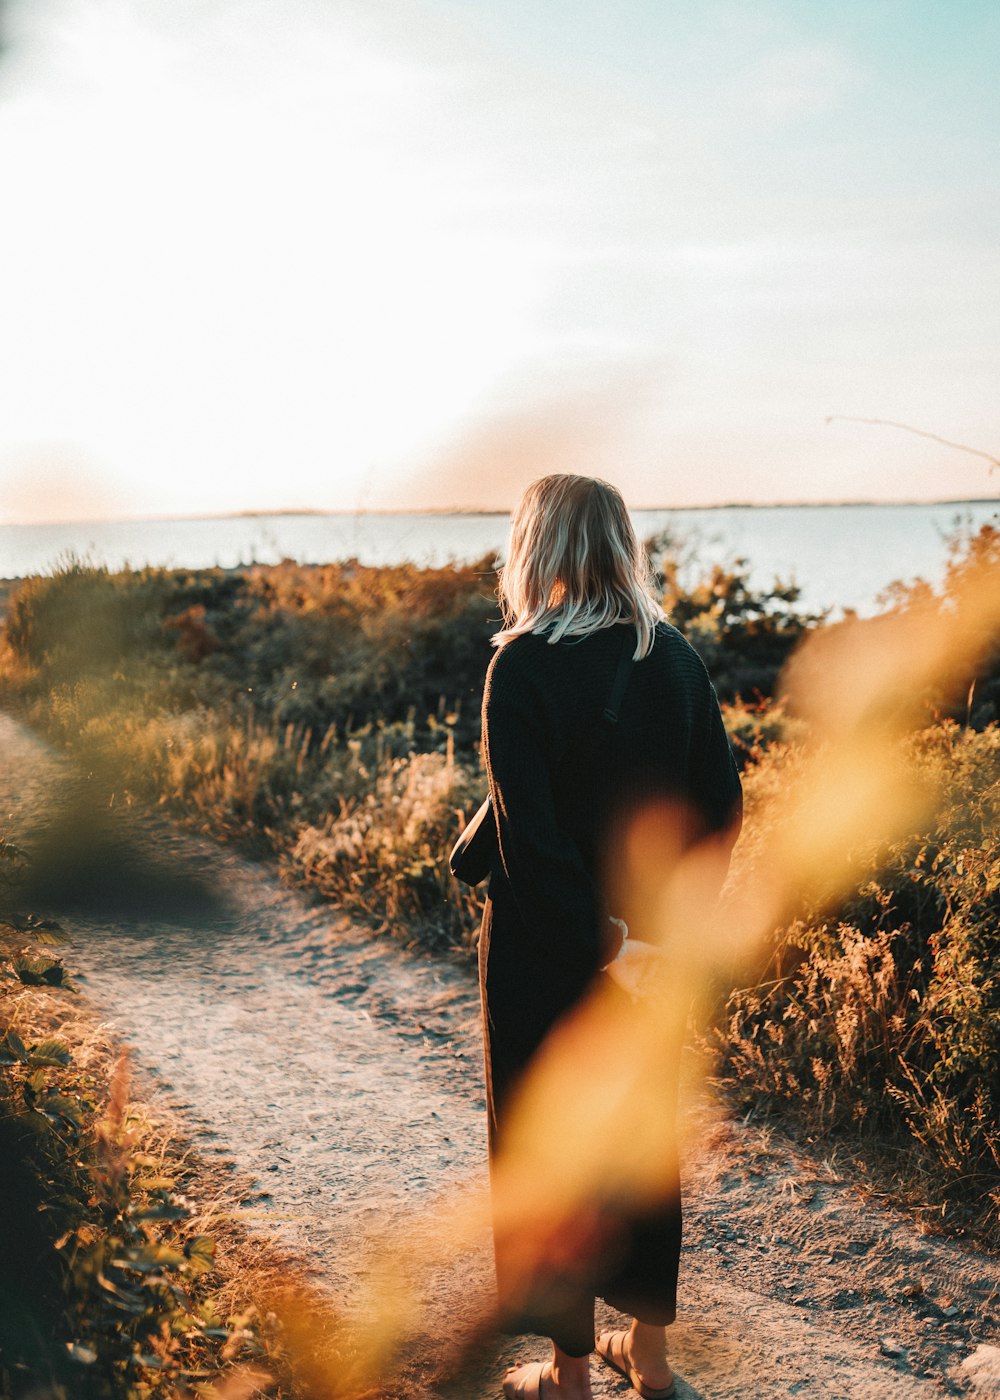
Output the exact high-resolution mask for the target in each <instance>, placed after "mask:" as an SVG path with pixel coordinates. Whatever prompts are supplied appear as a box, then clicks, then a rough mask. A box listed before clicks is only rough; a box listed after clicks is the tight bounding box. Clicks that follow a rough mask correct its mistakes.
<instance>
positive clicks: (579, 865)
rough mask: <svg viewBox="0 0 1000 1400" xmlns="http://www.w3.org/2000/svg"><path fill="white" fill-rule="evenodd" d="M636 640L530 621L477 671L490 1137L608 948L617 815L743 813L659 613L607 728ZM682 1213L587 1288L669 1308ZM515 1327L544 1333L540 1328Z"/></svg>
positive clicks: (688, 662) (671, 632)
mask: <svg viewBox="0 0 1000 1400" xmlns="http://www.w3.org/2000/svg"><path fill="white" fill-rule="evenodd" d="M634 645H635V629H634V627H632V626H631V624H617V625H614V626H611V627H607V628H603V629H601V630H600V631H598V632H595V633H592V634H591V635H590V636H588V637H584V638H581V639H578V640H571V641H561V642H557V643H554V644H553V643H550V642H549V641H548V640H547V639H546V637H545V636H544V635H539V634H533V633H532V634H526V635H523V636H520V637H517V638H515V639H514V640H513V641H511V642H509V643H508V644H507V645H506V646H505V647H503V648H502V649H501V650H499V651H498V652H497V654H496V655H495V656H494V657H493V660H492V662H491V664H490V667H489V670H488V672H487V677H486V688H485V694H484V698H483V749H484V755H485V759H486V767H487V773H488V776H489V783H490V792H491V795H492V799H493V809H494V813H495V817H496V823H497V835H498V851H497V855H496V857H495V859H494V862H493V868H492V872H491V876H490V884H489V894H488V898H487V902H486V910H485V913H484V917H483V927H482V933H481V937H480V953H479V965H480V987H481V991H482V1000H483V1011H484V1033H485V1040H486V1079H487V1099H488V1110H489V1116H490V1142H491V1147H492V1148H494V1149H495V1146H496V1142H497V1137H498V1134H499V1133H500V1132H502V1124H503V1111H504V1105H505V1102H506V1100H507V1098H508V1096H509V1094H510V1092H511V1090H512V1088H513V1087H514V1086H515V1084H516V1083H517V1080H518V1079H519V1077H520V1076H521V1074H522V1073H523V1072H524V1070H525V1068H526V1066H527V1065H528V1064H529V1062H530V1060H531V1058H532V1056H533V1055H534V1053H535V1052H536V1050H537V1049H538V1047H539V1046H540V1044H541V1042H542V1040H543V1039H544V1038H545V1036H546V1035H547V1034H548V1032H549V1031H550V1030H551V1029H552V1027H553V1025H554V1024H555V1022H556V1021H557V1020H558V1019H559V1018H560V1016H562V1015H563V1014H564V1013H565V1012H566V1011H568V1010H569V1009H570V1008H571V1007H572V1006H573V1005H574V1004H575V1003H576V1002H577V1001H578V1000H579V999H580V997H581V996H582V995H583V993H584V992H585V991H586V989H587V988H588V986H589V985H590V983H591V982H592V980H593V978H594V976H595V975H596V973H597V971H598V969H599V968H600V966H601V965H602V964H603V963H604V962H605V961H606V959H607V947H608V941H609V940H608V936H607V935H608V934H610V933H613V930H612V929H611V928H610V926H609V925H608V924H607V913H608V911H607V910H606V909H605V908H604V904H603V899H602V894H601V890H600V888H599V871H600V868H601V858H602V850H603V849H604V848H605V845H606V843H607V842H608V841H609V840H610V839H613V836H614V829H615V825H616V823H618V822H620V821H621V820H622V819H623V818H624V817H625V816H626V815H627V814H628V813H629V812H631V811H633V810H635V809H636V808H638V807H640V806H642V805H643V804H644V803H646V802H648V801H650V800H652V799H658V798H664V797H666V798H673V799H680V800H681V801H683V802H685V803H687V804H689V805H690V808H691V810H692V811H693V812H694V813H695V814H696V815H697V817H698V819H699V821H700V822H701V823H702V824H703V826H704V827H705V828H706V829H709V830H720V829H722V828H724V827H726V826H727V825H728V824H729V823H730V822H731V821H732V819H733V817H734V815H735V814H736V813H737V812H738V810H739V802H740V781H739V776H738V773H737V769H736V764H735V762H734V760H733V756H732V750H731V748H730V745H729V741H728V738H727V736H726V732H725V729H724V726H723V723H722V717H721V715H720V713H719V705H718V701H717V699H716V695H715V691H714V689H713V687H712V684H711V681H710V680H709V677H708V674H707V672H706V670H705V667H704V665H703V663H702V661H701V659H700V657H699V656H698V654H697V653H696V652H695V651H694V649H693V648H692V647H691V646H690V644H689V643H688V642H687V641H686V640H685V639H684V638H683V637H682V636H681V634H680V633H679V632H678V631H677V630H676V629H675V628H674V627H671V626H670V625H669V624H667V623H660V624H658V626H657V628H656V637H655V642H654V645H653V649H652V651H651V652H650V654H649V655H648V656H646V657H644V658H643V659H642V660H641V661H637V662H636V663H635V664H634V666H633V668H632V672H631V675H630V678H629V683H628V688H627V690H626V693H625V697H624V700H623V702H622V705H621V707H620V712H619V721H618V723H617V725H615V726H614V727H609V726H608V725H606V724H604V723H602V722H601V716H602V712H603V710H604V707H605V706H606V705H607V703H608V698H609V695H610V693H611V690H612V686H613V683H614V677H615V672H616V669H617V666H618V663H619V660H620V657H621V655H622V651H623V648H624V647H626V646H630V647H634ZM633 931H634V930H633ZM679 1210H680V1204H679V1197H678V1199H677V1201H676V1203H675V1205H673V1206H671V1207H670V1208H669V1209H668V1211H667V1218H661V1219H660V1220H659V1221H657V1222H654V1223H653V1225H652V1226H651V1228H650V1231H647V1237H646V1238H642V1237H641V1233H640V1236H639V1237H637V1238H636V1239H635V1240H634V1241H633V1247H632V1249H631V1251H630V1255H631V1258H630V1260H627V1261H626V1264H625V1267H624V1269H621V1268H619V1269H618V1270H616V1277H615V1279H614V1280H606V1281H604V1282H603V1283H602V1281H601V1280H598V1281H597V1285H596V1287H595V1290H594V1291H595V1292H597V1293H598V1294H599V1295H600V1296H602V1297H605V1298H606V1299H607V1301H608V1302H610V1303H612V1304H614V1305H616V1306H619V1307H623V1308H625V1309H626V1310H628V1311H634V1306H632V1305H633V1304H634V1302H635V1300H636V1298H637V1297H643V1296H648V1297H649V1298H650V1300H651V1302H652V1313H655V1314H656V1316H657V1317H658V1318H661V1319H662V1320H663V1321H670V1320H671V1319H672V1316H673V1306H674V1297H675V1294H676V1279H677V1258H678V1255H679V1249H680V1228H679V1225H680V1222H679ZM497 1262H498V1272H499V1270H500V1259H499V1257H498V1261H497ZM498 1282H499V1283H500V1288H501V1296H502V1295H503V1279H502V1277H501V1278H499V1279H498ZM647 1311H649V1309H647ZM644 1320H653V1318H652V1317H651V1316H650V1317H647V1318H645V1319H644ZM522 1330H539V1331H544V1330H548V1334H549V1335H554V1332H553V1331H552V1330H551V1328H550V1329H546V1328H545V1327H544V1326H539V1327H537V1328H532V1327H530V1326H525V1327H524V1328H523V1329H522ZM557 1340H558V1338H557Z"/></svg>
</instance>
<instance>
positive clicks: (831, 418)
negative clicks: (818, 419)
mask: <svg viewBox="0 0 1000 1400" xmlns="http://www.w3.org/2000/svg"><path fill="white" fill-rule="evenodd" d="M825 421H826V422H827V423H870V424H873V425H874V426H875V427H878V428H902V430H903V432H904V433H915V434H916V436H917V437H922V438H930V440H931V442H940V443H941V444H942V445H943V446H944V447H954V448H956V449H957V450H958V451H959V452H968V453H969V455H970V456H972V457H982V459H983V461H985V462H989V464H990V471H992V470H993V468H994V467H1000V457H994V456H993V455H992V454H991V453H989V452H980V450H979V448H978V447H966V445H965V443H964V442H952V441H951V439H950V438H945V437H939V436H938V434H937V433H929V432H927V431H926V430H925V429H924V428H914V427H913V426H912V425H911V424H910V423H896V422H894V421H893V420H892V419H891V418H854V417H852V416H851V415H850V414H847V413H831V414H829V415H828V416H827V418H826V420H825Z"/></svg>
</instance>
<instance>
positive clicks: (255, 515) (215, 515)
mask: <svg viewBox="0 0 1000 1400" xmlns="http://www.w3.org/2000/svg"><path fill="white" fill-rule="evenodd" d="M994 504H995V505H996V506H997V507H998V509H1000V497H997V496H957V497H956V496H945V497H934V498H932V499H929V500H918V499H914V498H905V499H900V500H883V501H877V500H870V499H861V500H843V499H842V500H825V501H717V502H713V503H710V504H705V503H702V504H698V505H683V506H678V505H635V506H629V507H628V509H629V511H630V512H632V513H638V512H642V513H643V514H653V513H665V512H668V511H670V512H677V513H679V514H683V513H685V512H691V511H706V510H713V511H714V510H838V509H840V510H843V509H873V508H877V507H882V506H890V507H899V506H976V505H994ZM512 510H513V507H508V508H506V509H493V508H490V507H486V506H443V507H438V508H434V507H430V506H427V507H422V506H411V507H409V508H402V509H400V508H398V507H397V508H391V507H388V506H384V507H383V506H365V507H358V508H353V509H352V508H350V507H347V506H342V507H333V508H330V509H321V508H316V507H294V506H292V507H288V508H286V509H279V510H226V511H207V512H204V513H184V514H178V515H171V514H163V515H101V516H97V515H94V516H82V517H81V516H76V517H72V518H69V519H65V520H0V529H9V530H20V529H31V528H33V527H39V526H41V527H45V526H61V525H155V524H160V523H164V524H165V523H171V522H172V523H178V524H179V523H182V522H184V521H197V520H277V519H301V518H323V519H329V518H334V517H342V516H353V517H358V516H366V515H368V516H392V515H414V516H417V515H438V516H441V515H445V516H447V515H481V516H489V515H496V516H505V515H508V516H509V515H510V514H511V511H512Z"/></svg>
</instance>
